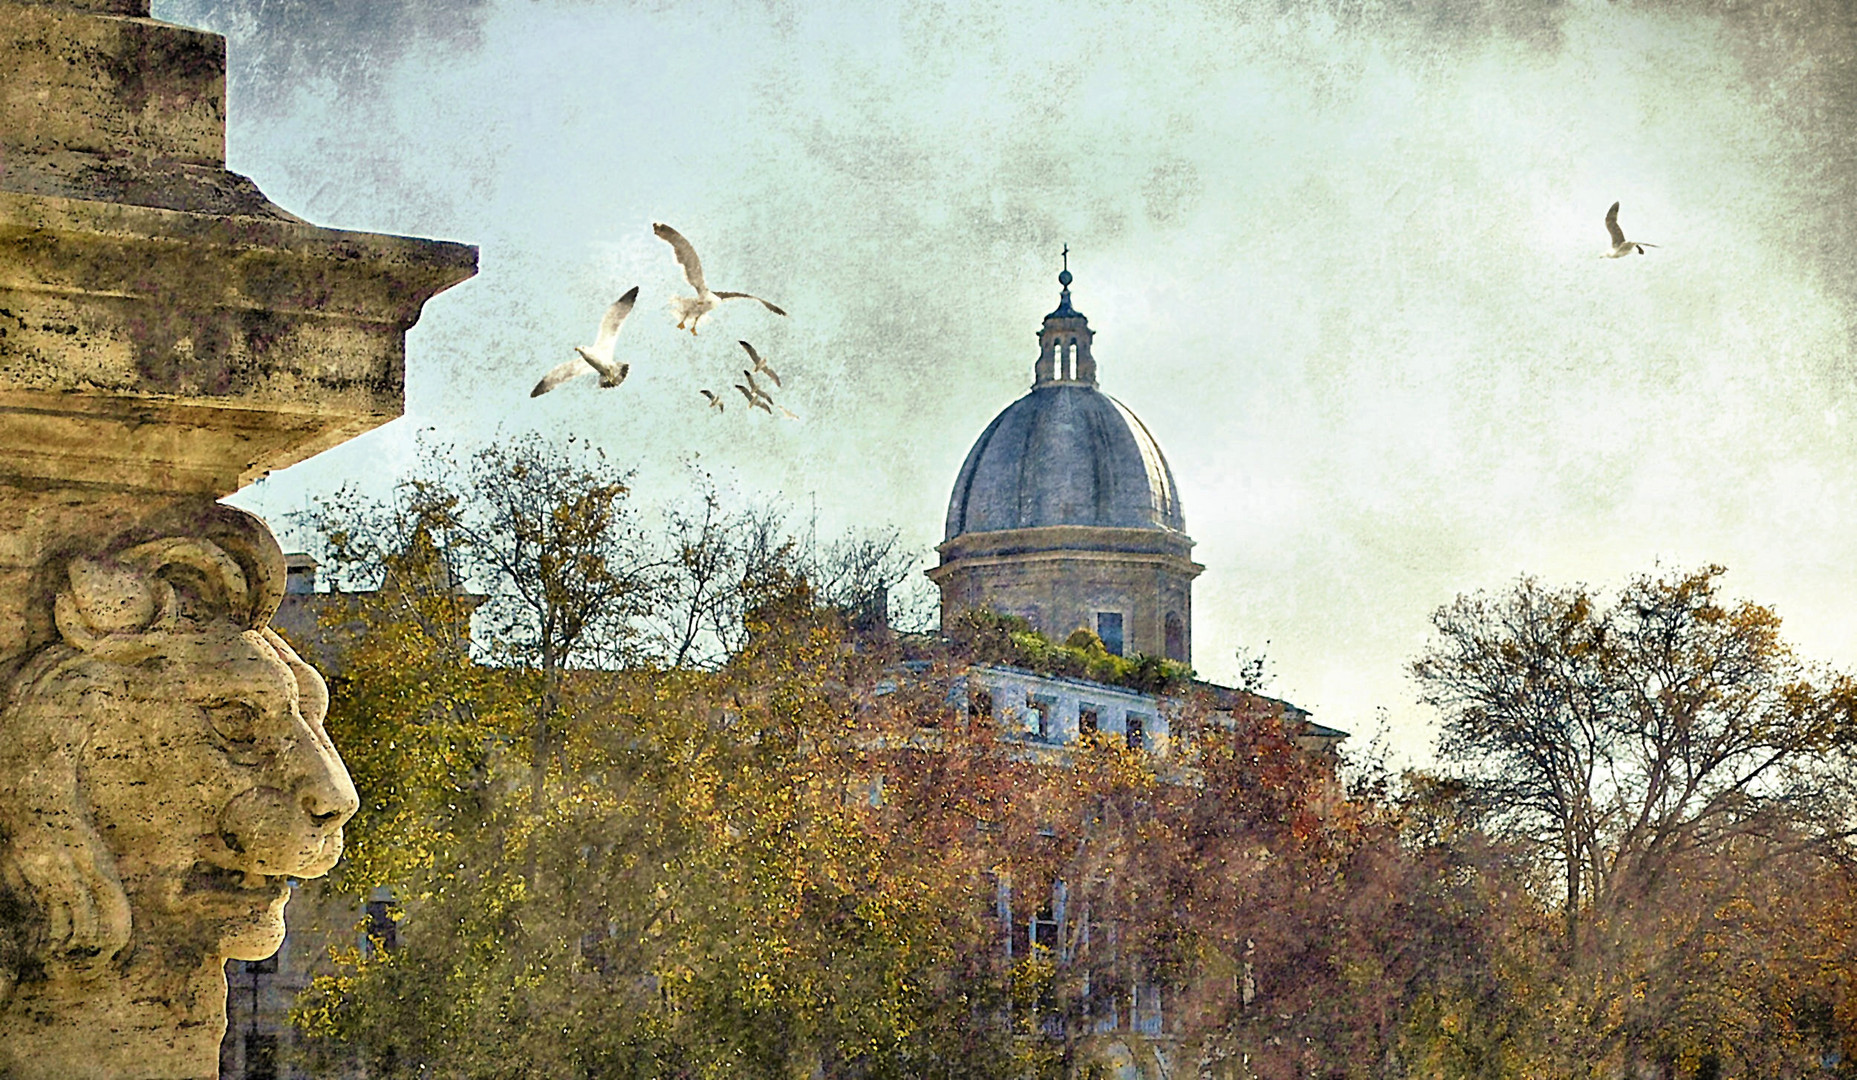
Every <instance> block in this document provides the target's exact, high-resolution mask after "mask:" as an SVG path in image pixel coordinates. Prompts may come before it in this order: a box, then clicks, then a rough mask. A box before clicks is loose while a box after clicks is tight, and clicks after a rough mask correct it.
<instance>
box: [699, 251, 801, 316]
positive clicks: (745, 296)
mask: <svg viewBox="0 0 1857 1080" xmlns="http://www.w3.org/2000/svg"><path fill="white" fill-rule="evenodd" d="M691 257H692V258H694V257H695V256H691ZM699 288H700V286H699ZM716 295H717V296H719V297H721V298H722V299H724V300H753V301H754V302H755V303H757V304H759V305H761V306H762V307H764V308H766V309H767V310H769V311H771V312H773V313H774V314H776V315H785V314H786V312H784V311H782V310H780V309H779V308H777V307H775V306H774V305H773V304H770V303H768V302H767V301H766V300H763V299H761V298H760V297H758V296H755V295H753V294H752V293H745V292H719V293H717V294H716Z"/></svg>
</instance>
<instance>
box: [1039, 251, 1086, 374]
mask: <svg viewBox="0 0 1857 1080" xmlns="http://www.w3.org/2000/svg"><path fill="white" fill-rule="evenodd" d="M1062 255H1063V259H1064V268H1063V269H1062V270H1060V271H1058V275H1057V283H1058V286H1059V288H1060V289H1061V290H1062V291H1060V292H1059V293H1058V299H1057V310H1056V311H1053V312H1052V313H1051V314H1049V315H1046V316H1045V325H1044V329H1043V330H1040V331H1039V332H1038V363H1037V365H1036V366H1035V367H1034V368H1033V370H1032V385H1033V386H1034V387H1039V386H1046V385H1049V384H1053V383H1082V384H1084V385H1086V386H1095V385H1096V360H1095V359H1094V358H1093V357H1091V356H1090V338H1091V337H1093V336H1095V335H1094V334H1093V332H1092V331H1091V330H1090V323H1089V320H1087V319H1085V318H1084V317H1083V312H1081V311H1078V310H1077V309H1076V308H1074V307H1071V306H1070V283H1071V282H1072V281H1074V280H1075V279H1074V278H1073V277H1071V274H1070V245H1069V244H1065V245H1064V251H1063V253H1062Z"/></svg>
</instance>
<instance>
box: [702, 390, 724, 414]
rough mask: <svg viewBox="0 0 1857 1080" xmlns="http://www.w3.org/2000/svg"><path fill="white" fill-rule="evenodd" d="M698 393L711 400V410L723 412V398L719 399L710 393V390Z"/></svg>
mask: <svg viewBox="0 0 1857 1080" xmlns="http://www.w3.org/2000/svg"><path fill="white" fill-rule="evenodd" d="M697 393H699V394H701V395H703V396H704V397H706V398H708V399H709V407H710V408H712V409H714V410H716V411H717V412H722V411H723V405H722V399H721V398H719V397H717V396H716V395H715V394H713V393H711V392H709V391H708V390H698V391H697Z"/></svg>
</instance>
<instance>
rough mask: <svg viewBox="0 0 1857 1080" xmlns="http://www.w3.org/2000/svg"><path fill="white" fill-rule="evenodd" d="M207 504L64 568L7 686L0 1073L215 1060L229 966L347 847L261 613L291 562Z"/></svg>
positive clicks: (192, 1069)
mask: <svg viewBox="0 0 1857 1080" xmlns="http://www.w3.org/2000/svg"><path fill="white" fill-rule="evenodd" d="M204 518H205V520H204V521H203V522H196V527H195V528H194V529H192V530H191V531H192V532H193V533H195V535H184V536H165V537H160V538H157V539H153V540H148V541H145V542H141V543H135V544H132V545H129V546H126V547H123V548H122V549H120V550H116V551H114V552H112V553H109V554H107V555H102V556H99V557H94V558H93V557H73V558H70V559H68V560H65V561H64V562H63V563H62V564H54V565H53V567H52V568H51V569H52V572H51V577H50V582H51V585H50V590H51V591H52V592H53V594H54V595H53V596H52V598H51V604H52V609H53V610H52V614H53V616H54V622H55V625H56V628H57V640H55V641H54V642H53V643H51V644H49V645H46V646H44V647H43V648H40V649H39V650H37V651H36V652H35V653H33V654H31V655H30V656H29V657H28V658H27V659H26V660H25V661H24V663H23V664H21V665H20V666H19V667H18V669H17V670H16V671H15V673H14V674H13V677H12V678H11V680H10V681H9V683H8V685H7V686H6V691H5V695H4V698H0V1076H8V1077H14V1076H17V1077H21V1078H27V1077H35V1076H61V1077H62V1076H72V1075H78V1076H84V1075H95V1076H127V1075H133V1076H138V1077H149V1078H152V1077H183V1076H184V1077H196V1076H198V1077H205V1076H213V1075H216V1071H217V1061H218V1046H219V1041H220V1038H221V1037H222V1035H223V1032H224V1029H225V994H226V984H225V976H224V974H223V969H224V963H225V960H226V959H227V958H240V959H251V960H257V959H262V958H264V957H267V956H269V955H271V954H272V953H273V952H275V951H276V949H277V947H278V945H279V943H280V942H281V941H282V940H283V935H284V918H283V915H284V904H285V902H286V901H287V900H288V899H289V896H290V889H291V880H292V879H297V878H307V877H317V876H320V875H322V874H324V873H326V872H328V870H329V869H330V868H331V867H332V866H334V865H335V862H336V860H337V859H338V858H339V857H340V856H341V852H342V825H343V823H344V822H346V821H347V820H348V818H349V817H350V816H352V815H353V814H354V812H355V809H356V808H357V806H358V802H357V799H356V795H355V789H354V785H353V784H352V783H351V782H350V780H349V777H348V772H347V770H346V769H345V768H344V767H343V765H342V761H341V758H340V757H339V756H337V754H336V750H335V747H334V746H333V745H332V744H331V743H330V741H329V737H328V735H327V733H326V732H325V731H324V730H323V718H324V715H325V713H326V711H327V708H328V700H329V699H328V690H327V688H326V687H325V685H324V683H323V680H322V678H321V676H319V675H318V674H317V673H316V672H315V671H314V670H313V669H311V668H310V667H309V665H307V664H305V663H304V662H303V661H302V660H301V659H300V658H299V657H298V656H297V654H296V653H295V652H294V651H292V650H291V648H290V646H289V645H288V644H286V643H285V642H284V640H283V639H282V638H280V637H278V636H277V634H276V633H274V632H273V631H271V630H270V629H269V628H268V624H269V622H270V620H271V616H272V615H273V614H274V613H275V612H276V610H277V606H278V603H279V601H280V600H281V598H282V581H283V557H282V554H281V553H280V552H279V551H278V548H277V544H276V541H275V540H274V539H272V537H271V534H270V532H269V530H267V529H266V528H265V526H264V524H263V523H262V522H260V521H259V520H258V519H256V518H254V517H252V516H251V515H248V514H245V513H243V512H241V511H235V510H231V509H230V508H227V507H219V506H215V507H214V508H212V510H211V511H209V512H208V513H207V514H205V515H204Z"/></svg>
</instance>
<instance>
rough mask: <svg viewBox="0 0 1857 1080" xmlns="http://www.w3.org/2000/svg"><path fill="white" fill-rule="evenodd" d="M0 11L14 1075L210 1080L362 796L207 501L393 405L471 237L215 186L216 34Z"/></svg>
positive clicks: (7, 900)
mask: <svg viewBox="0 0 1857 1080" xmlns="http://www.w3.org/2000/svg"><path fill="white" fill-rule="evenodd" d="M148 16H149V8H148V0H0V1077H7V1078H18V1080H39V1078H49V1077H60V1078H62V1077H123V1078H145V1080H171V1078H182V1077H185V1078H202V1080H203V1078H207V1077H212V1076H215V1075H216V1074H217V1067H218V1048H219V1042H220V1039H221V1037H222V1035H223V1033H224V1028H225V994H226V986H225V979H224V975H223V968H224V962H225V960H226V959H227V958H235V957H236V958H244V959H262V958H263V957H265V956H268V955H269V954H270V953H271V952H272V951H273V950H274V949H275V948H276V947H277V943H278V941H279V940H280V939H281V937H282V934H283V908H284V902H285V900H286V899H287V898H288V896H289V881H290V879H292V878H302V877H314V876H317V875H319V874H322V873H325V872H326V871H327V870H328V869H329V868H330V867H331V866H332V865H334V863H335V861H336V859H337V858H338V857H339V856H340V854H341V826H342V823H343V822H344V821H346V820H347V818H348V816H349V815H350V814H352V813H353V812H354V809H355V806H356V797H355V791H354V788H353V785H352V784H351V783H350V782H349V779H348V774H347V772H346V770H345V769H344V768H343V767H342V763H341V759H340V758H339V757H338V756H337V753H336V750H335V747H333V746H332V745H330V743H329V739H328V736H327V734H326V733H325V732H324V731H323V729H322V718H323V713H324V711H325V709H326V706H327V703H328V696H327V691H326V690H325V688H324V686H323V682H322V679H321V678H320V676H318V675H317V674H316V672H315V671H314V670H312V669H311V668H310V667H309V666H308V665H307V664H305V663H304V662H303V661H302V660H301V659H299V658H298V657H297V655H296V654H295V653H294V652H292V651H291V649H290V647H289V646H288V645H287V644H285V643H284V642H283V640H282V639H281V638H279V637H277V636H276V634H274V633H272V632H271V631H270V629H269V628H268V623H269V620H270V617H271V615H272V613H273V612H274V611H275V610H276V608H277V604H278V600H279V598H280V597H281V595H282V591H283V578H284V570H283V561H282V556H281V554H280V553H279V551H278V548H277V544H276V542H275V540H273V539H272V537H271V534H270V533H269V531H268V530H267V529H266V528H265V526H264V524H263V523H262V522H261V521H259V520H258V519H256V518H254V517H252V516H251V515H249V514H246V513H243V512H242V511H238V510H234V509H232V508H229V507H226V506H223V505H221V504H219V503H218V502H217V499H218V498H219V497H221V496H223V495H226V494H229V493H231V492H233V491H236V490H237V489H238V488H240V487H241V486H243V485H245V484H248V483H250V482H252V481H253V480H256V479H257V478H259V477H261V476H263V475H264V474H265V473H267V472H268V471H270V470H272V469H277V468H282V467H284V466H286V465H290V464H292V463H294V462H297V461H300V460H302V459H304V458H306V457H309V456H310V455H312V454H315V453H317V452H319V451H321V450H324V449H327V448H328V447H330V446H334V445H335V444H337V443H340V442H342V441H344V440H346V439H349V438H352V437H353V436H355V435H357V434H359V433H361V432H363V431H366V430H368V429H370V428H373V427H375V426H378V425H380V424H382V423H385V422H386V421H388V420H390V419H392V418H394V417H395V416H398V415H399V414H400V411H401V408H402V392H403V385H404V372H405V359H404V358H405V353H404V343H405V332H406V330H407V328H408V327H410V326H412V324H413V323H414V322H415V321H416V320H417V319H418V317H419V312H420V308H421V306H422V305H423V304H424V303H425V301H426V300H427V299H429V298H430V297H431V296H433V295H434V294H436V293H437V292H439V291H441V290H443V289H445V288H447V287H448V286H450V285H453V284H456V283H457V282H459V281H462V280H463V279H465V278H467V277H469V276H470V275H471V274H472V273H473V272H474V271H475V266H476V251H475V250H474V249H472V248H470V247H466V246H463V245H459V244H449V243H440V242H435V241H429V240H414V239H406V238H401V237H392V236H379V235H373V234H366V233H353V232H342V231H337V230H333V229H322V228H317V227H315V226H313V225H310V224H308V223H306V222H304V221H302V220H300V219H298V218H296V217H293V216H292V215H290V214H289V213H287V212H285V211H283V210H281V209H279V208H278V207H276V206H274V205H272V204H271V203H270V202H269V201H268V200H266V199H265V197H264V195H263V194H262V193H260V192H259V191H258V189H257V188H256V187H255V186H254V185H253V184H252V183H251V182H250V181H249V180H247V179H246V178H244V177H242V176H238V175H236V174H234V173H231V172H228V171H226V169H225V41H224V39H223V38H220V37H218V36H217V35H214V34H208V33H203V32H201V31H197V30H191V29H187V28H184V27H179V26H172V25H169V24H166V23H162V22H158V21H155V20H153V19H151V18H149V17H148Z"/></svg>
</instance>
